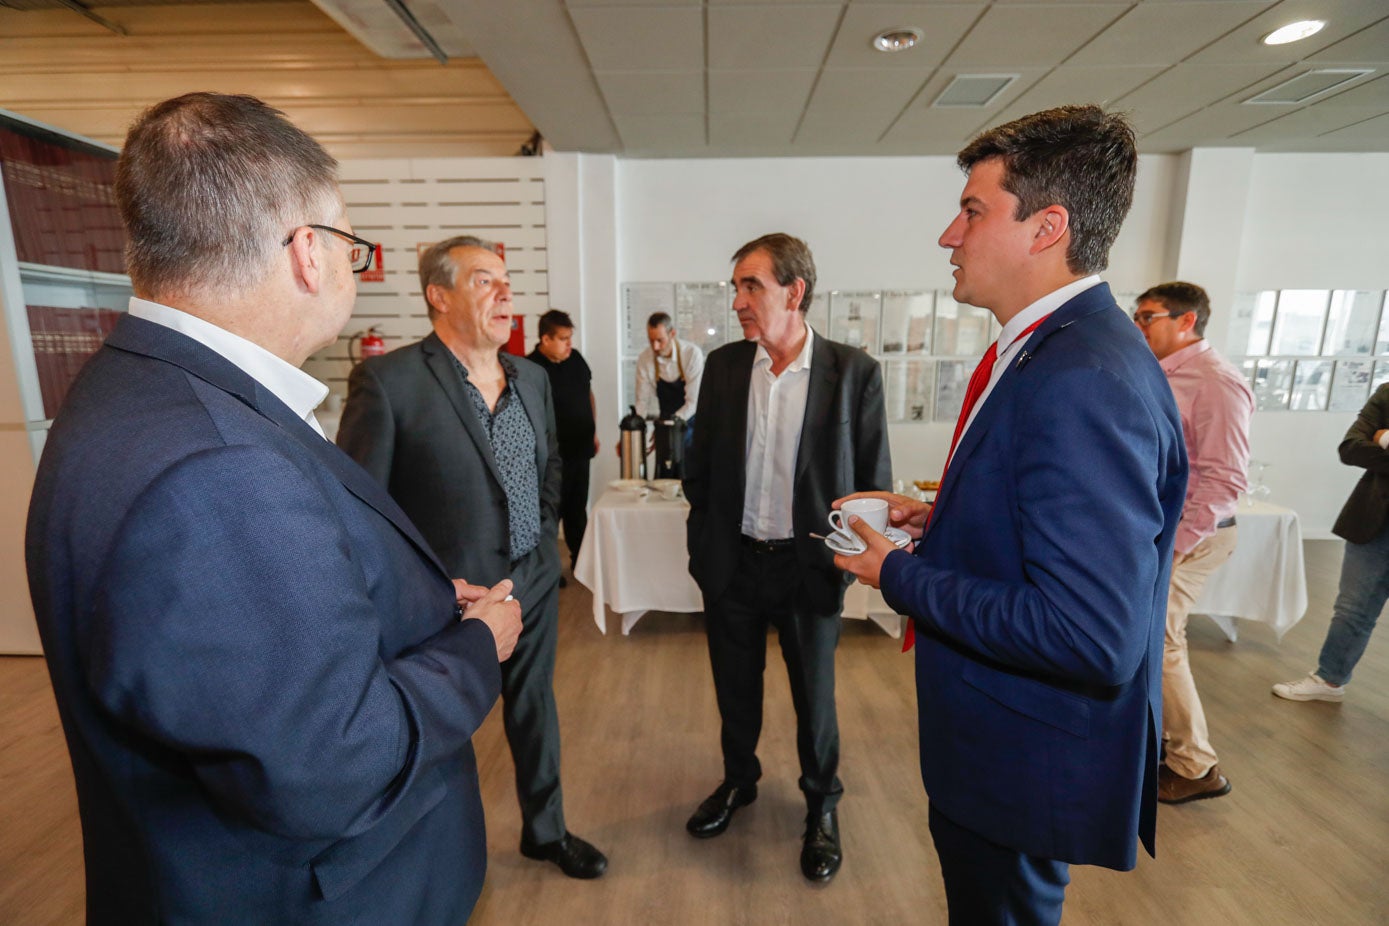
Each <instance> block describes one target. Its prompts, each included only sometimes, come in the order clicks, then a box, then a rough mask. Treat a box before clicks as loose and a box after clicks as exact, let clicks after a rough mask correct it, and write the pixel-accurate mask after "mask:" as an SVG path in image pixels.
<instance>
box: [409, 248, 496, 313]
mask: <svg viewBox="0 0 1389 926" xmlns="http://www.w3.org/2000/svg"><path fill="white" fill-rule="evenodd" d="M454 248H482V249H483V250H484V251H491V252H492V253H493V254H496V253H498V251H497V245H496V242H493V241H487V240H485V239H483V238H479V237H477V236H476V235H455V236H454V237H452V238H449V239H447V240H446V241H440V242H438V243H437V244H431V245H430V246H429V248H428V249H427V250H426V251H425V252H424V253H423V254H421V255H420V295H422V296H424V304H425V307H426V308H428V309H429V317H430V318H431V319H432V318H433V317H434V316H435V315H437V314H438V310H437V309H435V308H434V306H433V305H431V304H430V302H429V287H431V286H442V287H443V288H444V289H453V287H454V284H455V283H457V282H458V264H457V263H455V262H454V260H453V258H452V257H450V256H449V255H450V252H451V251H453V249H454Z"/></svg>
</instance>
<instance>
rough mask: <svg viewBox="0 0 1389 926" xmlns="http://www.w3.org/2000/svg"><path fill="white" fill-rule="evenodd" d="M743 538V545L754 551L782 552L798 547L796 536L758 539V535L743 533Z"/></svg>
mask: <svg viewBox="0 0 1389 926" xmlns="http://www.w3.org/2000/svg"><path fill="white" fill-rule="evenodd" d="M741 539H742V542H743V546H745V547H747V548H749V549H750V550H752V552H754V553H782V552H785V551H786V550H793V549H795V547H796V538H794V537H787V538H786V539H784V540H758V539H757V538H756V537H749V536H748V535H747V534H742V535H741Z"/></svg>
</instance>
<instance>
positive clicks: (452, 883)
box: [26, 93, 521, 926]
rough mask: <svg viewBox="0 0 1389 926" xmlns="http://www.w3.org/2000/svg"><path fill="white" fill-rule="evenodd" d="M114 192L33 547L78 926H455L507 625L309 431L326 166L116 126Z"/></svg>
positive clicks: (303, 142) (470, 868) (237, 127)
mask: <svg viewBox="0 0 1389 926" xmlns="http://www.w3.org/2000/svg"><path fill="white" fill-rule="evenodd" d="M116 195H117V199H118V200H119V204H120V208H121V214H122V217H123V218H124V220H125V224H126V229H127V232H128V234H129V244H128V248H127V261H128V266H129V270H130V278H131V283H132V284H133V286H134V289H135V293H136V296H135V297H134V298H132V299H131V301H130V313H129V315H128V316H127V317H125V318H123V319H121V321H120V323H119V324H118V325H117V326H116V328H115V330H114V331H113V332H112V333H111V336H110V338H109V339H108V340H107V342H106V345H105V346H104V347H103V348H102V349H101V350H100V351H99V352H98V353H97V354H96V355H95V356H94V357H93V358H92V360H91V361H90V362H89V363H88V364H87V366H86V368H85V369H84V370H83V371H82V374H81V376H80V377H79V378H78V380H77V382H76V383H75V384H74V386H73V388H72V391H71V392H70V393H69V394H68V398H67V402H66V404H65V405H64V407H63V410H62V412H61V413H60V414H59V415H58V418H57V421H56V422H55V423H54V426H53V430H52V433H51V434H50V436H49V438H48V442H47V446H46V448H45V450H44V454H43V460H42V462H41V463H40V465H39V472H38V478H37V482H36V483H35V486H34V493H33V500H32V503H31V507H30V512H29V527H28V536H27V538H26V556H27V560H28V569H29V585H30V589H31V592H32V594H33V599H34V610H35V612H36V614H37V616H38V622H39V630H40V632H41V633H42V636H43V643H44V653H45V656H46V657H47V660H48V667H49V672H50V674H51V676H52V680H53V689H54V693H55V694H56V696H57V702H58V710H59V713H60V715H61V717H62V721H63V729H64V732H65V733H66V734H67V740H68V748H69V750H70V752H71V755H72V767H73V772H74V774H75V777H76V780H77V796H78V802H79V805H80V808H81V813H82V833H83V838H84V843H85V846H84V848H85V852H86V871H87V922H89V923H93V924H103V923H112V924H122V926H124V924H131V923H213V922H228V921H235V922H243V923H285V924H291V923H293V924H299V923H348V922H352V923H431V924H434V923H437V924H456V923H461V922H463V921H464V920H466V919H467V918H468V914H469V912H470V911H471V910H472V907H473V904H474V902H475V901H476V900H477V896H478V894H479V892H480V891H481V888H482V876H483V872H484V870H485V867H486V851H487V842H486V838H485V836H484V833H483V819H482V802H481V799H480V797H479V794H478V779H477V763H476V760H475V758H474V756H473V749H472V745H471V743H470V738H471V736H472V734H473V731H474V730H476V729H477V727H478V726H479V725H480V724H481V723H482V721H483V719H484V718H485V717H486V716H487V713H488V711H489V710H490V709H491V707H492V704H493V702H494V701H496V699H497V694H498V691H499V689H500V686H501V671H500V668H499V666H498V660H499V658H500V659H505V658H507V657H508V656H509V655H510V653H511V649H512V647H513V646H514V645H515V643H516V639H517V636H518V634H519V633H520V629H521V616H520V607H519V605H517V604H516V602H513V601H508V600H506V599H507V597H508V594H509V592H510V590H511V583H510V582H500V583H498V584H497V585H496V586H495V587H494V588H492V589H491V590H490V591H489V590H487V589H484V588H479V587H476V586H466V585H461V584H456V583H454V582H452V581H451V580H450V578H449V575H448V573H446V572H445V571H444V569H443V568H442V567H441V566H440V564H439V562H438V560H437V559H436V558H435V556H434V554H433V553H432V552H431V551H430V549H429V546H428V545H427V544H426V543H425V541H424V539H423V538H422V537H421V536H420V534H419V532H418V531H417V530H416V529H415V527H414V525H413V524H411V523H410V520H409V519H408V518H407V517H406V516H405V515H404V513H403V512H401V510H400V509H399V508H398V507H397V506H396V505H395V503H394V502H392V501H391V499H390V496H389V495H387V494H386V491H385V490H384V489H382V488H381V487H380V486H379V485H378V484H377V483H376V482H375V481H373V480H372V479H371V477H370V476H368V475H367V474H366V473H365V472H363V471H362V469H361V468H360V467H359V466H357V464H356V463H354V462H352V461H351V460H350V459H348V457H347V456H346V455H345V454H343V453H342V452H341V451H339V450H338V449H337V448H336V447H334V446H333V445H332V444H330V443H329V442H328V441H327V440H325V439H324V437H323V432H322V431H321V430H319V428H318V422H317V421H316V420H315V419H314V414H313V409H314V407H315V406H316V405H318V403H319V402H320V401H321V400H322V399H323V397H324V396H325V395H327V392H328V390H327V387H326V386H324V385H323V384H321V383H319V382H317V381H315V380H314V379H312V378H311V377H309V376H308V375H306V374H305V373H303V372H302V371H300V370H299V369H298V367H299V365H300V364H302V363H303V362H304V360H305V359H307V357H308V356H309V355H310V354H311V353H313V352H314V351H317V350H319V349H321V348H323V347H325V346H326V345H328V344H331V343H332V342H333V341H334V340H335V338H336V337H337V334H338V332H339V331H340V330H341V328H342V326H343V324H344V323H345V322H346V321H347V318H348V316H349V315H350V313H351V311H352V304H353V301H354V299H355V296H356V281H355V279H354V277H353V274H354V272H360V271H361V270H363V269H365V266H366V261H367V260H368V259H369V258H367V257H366V255H368V254H369V253H370V251H371V247H370V242H366V241H363V240H362V239H359V238H357V236H355V235H354V234H352V231H351V225H350V224H348V221H347V216H346V214H345V209H344V206H343V201H342V195H341V193H340V192H339V190H338V185H337V164H336V162H334V161H333V159H332V158H331V157H329V156H328V154H327V152H325V151H324V150H323V149H322V148H321V147H320V146H319V145H318V143H317V142H315V141H314V140H313V139H312V138H310V137H309V136H308V135H306V134H304V133H303V132H301V131H300V130H299V129H297V128H296V127H294V126H293V125H291V124H290V123H289V122H288V120H286V119H285V118H284V117H283V115H282V114H281V113H279V112H278V111H277V110H274V109H271V108H269V107H268V106H266V105H265V104H264V103H261V102H260V101H259V100H256V99H253V98H251V97H246V96H222V95H218V94H210V93H196V94H189V95H188V96H184V97H180V98H178V99H174V100H169V101H167V102H164V103H161V104H158V105H157V106H154V107H152V108H151V109H150V110H148V111H146V112H145V113H144V114H143V115H142V116H141V117H140V119H139V120H138V121H137V122H136V124H135V125H134V127H133V128H132V129H131V130H130V134H129V135H128V136H127V138H126V145H125V149H124V151H123V152H122V154H121V158H120V163H119V166H118V170H117V180H116ZM354 250H355V251H356V252H358V253H357V254H354ZM460 616H461V617H462V618H463V619H462V620H461V621H460V620H459V617H460Z"/></svg>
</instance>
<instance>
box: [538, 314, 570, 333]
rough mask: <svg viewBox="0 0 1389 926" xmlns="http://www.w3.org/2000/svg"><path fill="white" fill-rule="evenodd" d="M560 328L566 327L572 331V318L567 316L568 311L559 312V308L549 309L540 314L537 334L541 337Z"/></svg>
mask: <svg viewBox="0 0 1389 926" xmlns="http://www.w3.org/2000/svg"><path fill="white" fill-rule="evenodd" d="M561 328H568V329H570V330H571V331H572V330H573V329H574V320H573V319H572V318H570V317H569V313H568V312H561V311H560V310H559V309H551V310H550V311H548V312H546V313H545V314H544V315H542V316H540V330H539V331H538V332H537V336H538V337H542V338H543V337H545V336H546V335H551V334H554V333H555V332H556V331H558V330H559V329H561Z"/></svg>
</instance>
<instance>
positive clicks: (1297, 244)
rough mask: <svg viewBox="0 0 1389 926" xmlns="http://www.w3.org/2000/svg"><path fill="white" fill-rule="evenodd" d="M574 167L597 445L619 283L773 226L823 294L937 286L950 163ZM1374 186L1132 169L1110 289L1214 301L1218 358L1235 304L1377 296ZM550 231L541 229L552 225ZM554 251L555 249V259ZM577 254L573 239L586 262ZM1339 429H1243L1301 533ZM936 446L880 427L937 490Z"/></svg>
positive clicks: (1269, 160) (1382, 165)
mask: <svg viewBox="0 0 1389 926" xmlns="http://www.w3.org/2000/svg"><path fill="white" fill-rule="evenodd" d="M550 157H553V156H550ZM560 157H561V158H563V157H580V156H565V155H561V156H560ZM584 160H585V161H594V160H597V161H607V162H609V163H611V164H612V165H613V168H612V177H613V185H612V187H611V188H609V187H607V186H606V173H605V181H604V185H603V186H601V188H600V189H597V190H595V191H594V192H595V193H596V194H597V195H598V197H599V199H600V200H601V202H602V206H601V208H602V209H603V210H604V213H605V215H606V214H607V210H608V209H610V208H615V221H614V225H613V234H614V235H615V236H616V241H615V245H614V247H613V251H614V255H613V256H611V258H609V256H607V255H605V256H604V257H603V260H602V261H601V262H599V264H598V265H597V266H596V267H595V266H594V265H593V263H592V262H591V261H589V260H587V259H586V260H585V261H584V262H583V264H582V268H581V274H589V273H599V274H601V275H602V276H603V277H604V278H605V279H610V280H611V281H612V283H613V288H612V289H610V290H605V292H606V295H605V296H599V295H597V294H596V293H595V292H594V291H593V289H592V288H587V289H586V292H587V293H588V302H587V304H586V305H585V311H586V313H591V314H586V315H585V321H586V323H587V324H588V325H590V326H591V327H593V328H594V329H596V330H598V331H601V332H605V338H604V339H593V340H591V341H586V342H585V344H584V347H583V349H584V351H585V355H586V356H589V358H590V362H591V363H592V364H593V365H594V369H595V371H597V370H598V369H599V368H600V366H601V367H603V368H606V369H607V370H609V371H611V376H612V378H611V380H610V382H611V383H612V384H613V386H614V388H613V389H612V390H611V391H607V392H603V393H600V419H602V420H600V424H599V428H600V435H601V436H603V437H604V439H605V440H611V439H612V436H613V435H615V434H616V421H617V414H616V404H617V403H616V395H617V393H616V389H615V386H616V371H617V366H618V363H619V353H618V347H617V343H618V338H617V334H618V331H619V327H620V320H619V318H618V291H617V288H616V286H617V285H618V284H620V283H623V282H642V281H647V282H655V281H690V282H695V281H709V280H718V279H723V278H724V276H725V275H726V274H727V273H728V272H729V263H728V257H729V255H730V254H731V253H732V252H733V250H734V249H736V248H737V247H738V246H739V245H740V244H742V243H743V242H744V241H747V240H749V239H751V238H753V237H755V236H757V235H760V234H763V233H765V232H768V231H775V230H781V231H788V232H791V233H793V234H796V235H798V236H800V237H802V238H804V239H806V241H808V242H809V243H810V245H811V248H812V249H813V250H814V252H815V256H816V264H817V267H818V271H819V283H818V286H819V288H820V289H821V290H828V289H831V288H835V289H856V288H903V289H914V288H924V289H939V288H948V287H949V285H950V277H949V273H948V263H947V259H946V254H945V252H944V251H943V250H941V249H940V248H939V247H937V246H936V243H935V242H936V238H937V236H938V235H939V233H940V232H941V230H942V229H943V228H944V226H945V224H946V223H947V222H948V221H949V219H950V217H951V215H952V214H953V211H954V209H955V204H956V201H957V199H958V196H959V192H960V189H961V188H962V186H963V177H962V175H961V174H960V172H959V171H958V169H957V168H956V167H955V165H954V162H953V160H952V159H950V158H940V157H935V158H804V159H727V160H652V161H643V160H627V161H624V160H618V159H614V158H608V157H599V156H588V157H586V158H584ZM1386 179H1389V156H1386V155H1256V154H1254V153H1253V152H1251V151H1248V150H1247V149H1230V150H1218V151H1217V150H1198V151H1194V152H1189V153H1187V154H1185V155H1181V156H1175V155H1173V156H1145V157H1143V158H1142V161H1141V165H1140V172H1139V181H1138V187H1137V190H1136V192H1135V200H1134V208H1133V211H1132V212H1131V213H1130V216H1129V218H1128V220H1127V222H1126V223H1125V226H1124V231H1123V233H1122V234H1121V235H1120V237H1119V240H1118V241H1117V242H1116V244H1115V247H1114V249H1113V251H1112V252H1111V266H1110V269H1109V270H1108V271H1107V272H1106V274H1105V276H1106V278H1107V279H1108V280H1109V282H1110V284H1111V286H1112V287H1113V289H1114V290H1115V291H1116V292H1120V293H1124V292H1127V293H1134V292H1138V291H1141V290H1142V289H1145V288H1146V287H1148V286H1150V285H1152V284H1153V283H1156V282H1159V281H1162V280H1166V279H1172V278H1174V277H1185V278H1191V279H1194V280H1195V281H1196V282H1200V283H1203V284H1205V285H1208V286H1209V288H1210V289H1211V291H1212V293H1213V295H1214V296H1215V302H1216V305H1217V310H1216V311H1217V314H1216V316H1215V319H1214V320H1213V322H1212V324H1211V327H1210V329H1209V332H1208V333H1209V335H1210V337H1211V340H1212V342H1213V343H1214V344H1215V345H1216V347H1217V348H1220V349H1224V348H1225V346H1226V345H1225V344H1224V336H1225V331H1226V324H1225V322H1226V319H1225V318H1223V317H1222V316H1221V314H1220V306H1222V305H1228V304H1229V299H1230V298H1231V297H1232V296H1233V294H1234V293H1235V292H1237V291H1243V290H1257V289H1271V288H1294V287H1325V288H1348V287H1353V288H1365V289H1383V288H1389V260H1386V259H1385V258H1386V254H1385V247H1384V242H1385V240H1386V236H1385V235H1384V233H1383V232H1382V231H1381V230H1380V229H1379V225H1380V223H1381V216H1389V183H1386V182H1385V181H1386ZM609 196H610V197H611V199H609V198H608V197H609ZM550 221H551V228H552V232H553V228H554V223H555V218H554V216H553V214H552V217H551V220H550ZM559 245H560V243H559V242H557V241H556V240H554V239H553V238H552V240H551V251H552V256H551V260H552V262H553V261H554V260H555V259H556V256H557V255H556V254H555V253H554V252H555V251H556V250H557V249H558V246H559ZM592 245H593V243H592V242H590V241H585V242H584V247H585V249H586V250H591V249H592ZM610 261H611V262H610ZM604 286H606V284H604ZM555 288H556V289H557V288H558V287H557V285H556V287H555ZM599 290H600V291H604V288H603V287H599ZM555 298H557V299H558V298H559V294H558V293H556V294H555ZM604 311H606V312H608V313H609V314H608V315H607V317H606V318H605V317H603V315H602V313H603V312H604ZM1349 423H1350V419H1349V416H1347V415H1346V414H1344V413H1334V412H1260V413H1257V414H1256V415H1255V420H1254V424H1253V430H1252V433H1251V447H1252V453H1253V456H1254V457H1255V458H1256V459H1261V460H1265V461H1268V462H1270V463H1271V464H1272V465H1271V466H1270V467H1269V469H1268V470H1267V473H1266V479H1267V482H1268V483H1269V485H1270V486H1271V487H1272V488H1273V490H1274V494H1273V500H1274V501H1275V502H1279V503H1282V504H1285V505H1288V506H1289V507H1292V508H1294V509H1296V510H1297V511H1298V512H1299V514H1300V515H1301V518H1302V522H1303V530H1304V533H1305V534H1306V535H1308V536H1327V535H1328V534H1329V530H1330V526H1331V523H1332V521H1333V520H1334V519H1335V516H1336V513H1337V511H1338V510H1339V508H1340V505H1341V503H1342V502H1343V501H1344V499H1345V496H1346V494H1347V493H1348V492H1349V488H1350V486H1351V485H1352V484H1353V483H1354V480H1355V478H1356V475H1357V473H1356V471H1353V470H1350V469H1348V468H1346V467H1342V466H1340V465H1339V462H1338V461H1337V459H1336V455H1335V447H1336V444H1337V443H1338V442H1339V440H1340V438H1341V435H1342V434H1343V433H1344V432H1345V429H1346V427H1348V426H1349ZM949 438H950V425H949V424H947V423H931V424H925V425H906V424H903V425H894V426H893V427H892V451H893V463H894V469H895V471H896V474H897V475H898V476H899V477H900V478H934V477H935V475H936V474H937V473H938V472H939V469H940V466H941V463H942V460H943V457H944V453H945V449H946V447H947V446H948V443H949ZM599 463H600V465H599V467H598V468H597V469H595V485H596V486H601V484H602V480H603V479H606V478H611V477H612V476H615V474H616V463H615V462H614V461H612V460H609V459H608V458H607V456H606V454H605V455H604V456H603V457H600V461H599Z"/></svg>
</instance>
